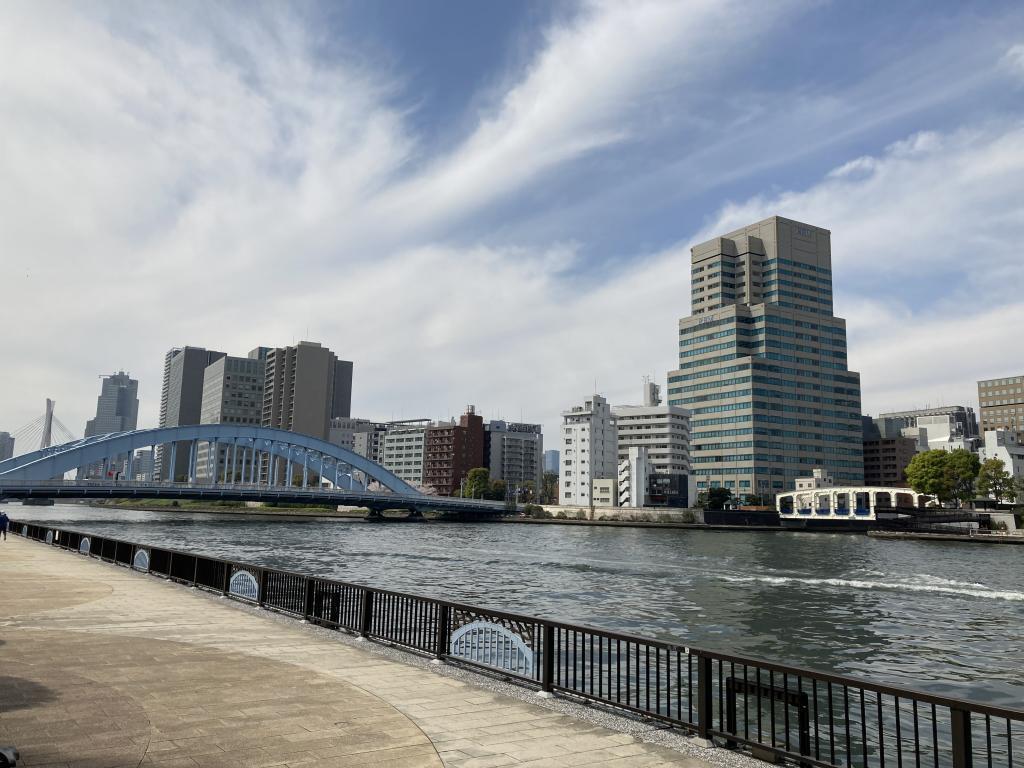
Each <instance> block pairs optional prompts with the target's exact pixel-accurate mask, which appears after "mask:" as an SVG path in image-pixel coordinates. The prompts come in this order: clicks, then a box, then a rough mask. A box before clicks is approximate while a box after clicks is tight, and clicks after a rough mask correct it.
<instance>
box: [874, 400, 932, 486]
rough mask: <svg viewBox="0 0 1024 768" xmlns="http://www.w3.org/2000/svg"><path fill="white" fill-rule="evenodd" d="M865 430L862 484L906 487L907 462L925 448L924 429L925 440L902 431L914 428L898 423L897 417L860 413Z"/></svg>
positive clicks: (924, 433)
mask: <svg viewBox="0 0 1024 768" xmlns="http://www.w3.org/2000/svg"><path fill="white" fill-rule="evenodd" d="M862 424H863V433H864V443H863V445H864V484H865V485H869V486H872V487H876V488H881V487H905V486H906V484H907V466H908V465H909V464H910V462H911V461H912V460H913V458H914V456H916V455H917V454H918V453H919V452H920V451H922V450H928V448H927V430H924V432H923V435H924V440H923V444H922V441H921V440H920V439H919V438H918V437H912V436H907V435H904V432H905V431H908V432H909V431H910V430H913V429H915V428H913V427H910V428H907V427H901V421H900V420H899V419H894V418H887V417H878V418H876V419H872V418H871V417H870V416H864V417H862Z"/></svg>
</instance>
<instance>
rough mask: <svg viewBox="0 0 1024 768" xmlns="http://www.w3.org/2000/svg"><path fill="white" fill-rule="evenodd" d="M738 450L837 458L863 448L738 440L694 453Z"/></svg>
mask: <svg viewBox="0 0 1024 768" xmlns="http://www.w3.org/2000/svg"><path fill="white" fill-rule="evenodd" d="M737 448H767V449H769V450H773V451H812V452H814V453H828V454H832V455H836V456H860V455H861V453H862V450H861V448H859V447H858V448H838V447H836V446H831V445H826V446H821V445H803V444H795V443H776V442H772V441H770V440H737V441H734V442H728V443H700V444H697V445H694V446H693V450H694V452H702V451H728V450H733V449H737Z"/></svg>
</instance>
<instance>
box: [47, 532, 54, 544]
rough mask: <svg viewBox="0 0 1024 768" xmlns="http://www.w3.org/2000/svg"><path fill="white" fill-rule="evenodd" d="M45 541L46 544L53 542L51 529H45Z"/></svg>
mask: <svg viewBox="0 0 1024 768" xmlns="http://www.w3.org/2000/svg"><path fill="white" fill-rule="evenodd" d="M46 543H47V544H53V531H52V530H47V531H46Z"/></svg>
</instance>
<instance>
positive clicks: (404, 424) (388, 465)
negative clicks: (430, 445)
mask: <svg viewBox="0 0 1024 768" xmlns="http://www.w3.org/2000/svg"><path fill="white" fill-rule="evenodd" d="M429 426H430V419H406V420H404V421H391V422H388V424H387V431H386V432H385V433H384V438H383V441H382V446H381V455H380V464H381V466H383V467H384V468H385V469H388V470H390V471H391V472H393V473H394V474H396V475H397V476H398V477H400V478H401V479H402V480H405V482H407V483H410V484H413V485H423V449H424V445H425V443H426V435H427V427H429Z"/></svg>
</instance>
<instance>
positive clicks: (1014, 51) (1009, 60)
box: [1000, 43, 1024, 80]
mask: <svg viewBox="0 0 1024 768" xmlns="http://www.w3.org/2000/svg"><path fill="white" fill-rule="evenodd" d="M1000 63H1001V64H1002V65H1003V67H1004V68H1005V69H1006V70H1007V71H1008V72H1010V73H1011V74H1013V75H1016V76H1017V77H1019V78H1021V80H1024V43H1017V44H1016V45H1013V46H1010V48H1009V49H1008V50H1007V51H1006V53H1004V54H1003V58H1002V60H1001V62H1000Z"/></svg>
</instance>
